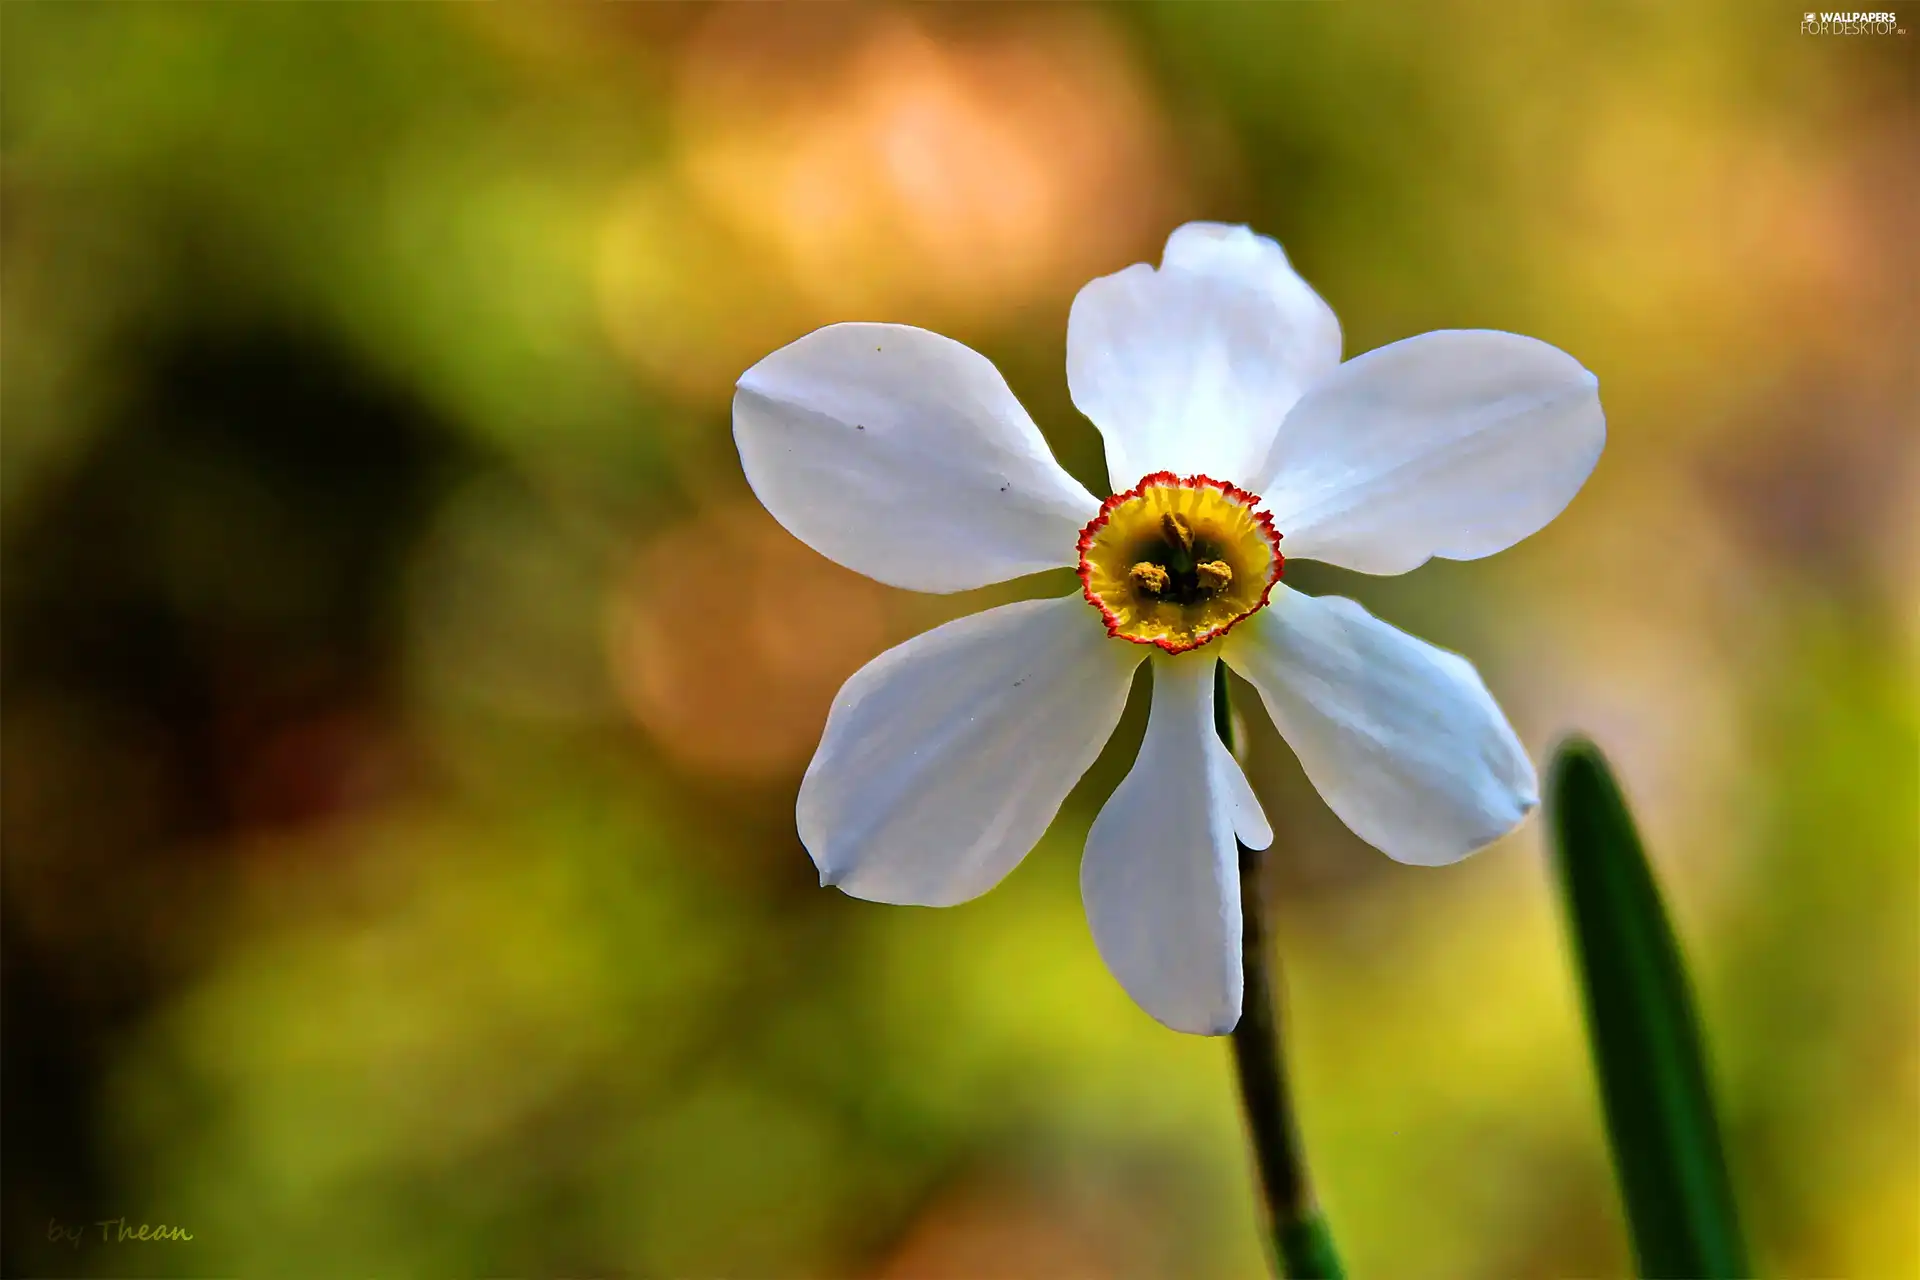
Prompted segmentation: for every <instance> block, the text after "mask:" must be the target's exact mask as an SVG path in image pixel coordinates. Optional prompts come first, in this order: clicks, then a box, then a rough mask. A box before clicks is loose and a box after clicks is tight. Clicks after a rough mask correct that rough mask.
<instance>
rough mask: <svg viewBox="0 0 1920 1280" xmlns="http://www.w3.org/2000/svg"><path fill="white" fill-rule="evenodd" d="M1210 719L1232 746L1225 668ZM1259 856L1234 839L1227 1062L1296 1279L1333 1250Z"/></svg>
mask: <svg viewBox="0 0 1920 1280" xmlns="http://www.w3.org/2000/svg"><path fill="white" fill-rule="evenodd" d="M1213 722H1214V726H1215V728H1216V729H1217V730H1218V731H1219V734H1220V740H1221V741H1222V742H1225V743H1226V744H1227V750H1229V751H1232V750H1233V749H1234V741H1233V708H1232V706H1231V704H1230V703H1229V702H1228V698H1227V668H1226V664H1225V663H1217V664H1215V666H1214V673H1213ZM1264 862H1265V859H1263V858H1262V857H1261V855H1260V852H1259V851H1258V850H1256V849H1249V848H1247V846H1245V845H1244V844H1243V845H1241V846H1240V916H1241V924H1240V929H1241V932H1240V947H1241V966H1242V970H1243V972H1244V973H1245V975H1246V978H1245V982H1246V985H1245V988H1244V995H1243V996H1242V999H1241V1006H1240V1008H1241V1012H1240V1022H1239V1025H1237V1026H1236V1027H1234V1029H1233V1065H1234V1068H1235V1071H1236V1072H1237V1073H1238V1075H1239V1077H1240V1097H1241V1101H1242V1102H1243V1103H1244V1104H1245V1106H1246V1112H1247V1129H1248V1131H1249V1133H1250V1134H1251V1136H1252V1138H1253V1155H1254V1161H1255V1163H1257V1164H1258V1165H1259V1167H1260V1187H1261V1190H1262V1192H1263V1193H1264V1194H1265V1197H1266V1206H1267V1226H1268V1230H1269V1232H1270V1234H1271V1236H1272V1239H1273V1248H1274V1252H1275V1255H1276V1256H1277V1257H1278V1259H1279V1262H1280V1274H1282V1275H1283V1276H1289V1277H1293V1278H1294V1280H1338V1278H1339V1277H1340V1276H1341V1275H1342V1274H1343V1273H1342V1271H1341V1270H1340V1258H1339V1255H1338V1254H1336V1253H1335V1252H1334V1248H1333V1235H1332V1233H1331V1232H1330V1231H1329V1230H1328V1229H1327V1220H1326V1218H1325V1217H1324V1216H1323V1215H1322V1214H1321V1213H1320V1210H1319V1209H1318V1207H1316V1206H1315V1204H1314V1200H1313V1188H1312V1185H1311V1184H1310V1183H1309V1182H1308V1180H1307V1160H1306V1153H1305V1152H1304V1151H1303V1150H1302V1149H1301V1146H1300V1126H1299V1122H1298V1121H1297V1120H1296V1119H1295V1118H1294V1111H1293V1095H1292V1091H1291V1090H1290V1089H1289V1088H1288V1085H1287V1069H1286V1059H1285V1057H1283V1056H1282V1054H1281V1050H1280V965H1279V960H1278V958H1277V955H1276V953H1275V952H1274V950H1273V948H1272V947H1270V946H1269V945H1268V943H1267V922H1266V914H1265V912H1264V911H1263V910H1262V904H1263V903H1264V902H1265V898H1264V897H1263V896H1262V894H1261V890H1260V873H1261V868H1262V866H1263V864H1264Z"/></svg>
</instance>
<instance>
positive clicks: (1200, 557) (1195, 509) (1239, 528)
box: [1080, 471, 1284, 653]
mask: <svg viewBox="0 0 1920 1280" xmlns="http://www.w3.org/2000/svg"><path fill="white" fill-rule="evenodd" d="M1259 506H1260V500H1259V499H1258V498H1256V497H1254V496H1253V495H1252V494H1250V493H1248V492H1247V491H1246V490H1244V489H1236V488H1235V487H1234V486H1232V485H1230V484H1225V483H1222V482H1221V481H1219V480H1214V479H1210V478H1209V477H1207V476H1188V477H1186V478H1184V479H1182V478H1181V477H1179V476H1176V475H1174V474H1173V473H1172V472H1170V471H1159V472H1155V473H1154V474H1153V475H1150V476H1147V477H1145V478H1144V479H1142V480H1141V481H1140V483H1139V484H1138V485H1135V486H1134V487H1133V488H1131V489H1129V490H1127V491H1126V492H1125V493H1116V494H1115V495H1113V497H1111V498H1108V499H1107V500H1106V502H1105V503H1104V504H1102V506H1101V508H1100V514H1099V515H1097V516H1095V517H1094V518H1093V520H1092V522H1091V523H1089V524H1088V525H1087V527H1086V528H1085V529H1082V530H1081V531H1080V582H1081V585H1082V587H1083V588H1084V590H1085V593H1086V597H1087V602H1088V603H1089V604H1091V605H1093V607H1094V608H1096V609H1098V610H1100V614H1101V616H1102V617H1104V618H1105V619H1106V620H1107V634H1108V635H1111V636H1117V637H1119V638H1120V639H1122V640H1130V641H1132V642H1133V643H1134V644H1152V645H1158V646H1159V647H1160V648H1162V649H1165V650H1166V651H1167V652H1168V653H1184V652H1186V651H1187V650H1188V649H1197V648H1199V647H1200V646H1201V645H1203V644H1205V643H1207V641H1209V640H1212V639H1213V638H1214V637H1216V636H1219V635H1223V634H1225V633H1226V631H1227V630H1228V628H1230V627H1232V626H1233V624H1234V623H1236V622H1238V621H1240V619H1242V618H1244V617H1247V616H1248V615H1249V614H1252V613H1255V612H1257V611H1258V610H1259V609H1260V608H1261V607H1262V606H1264V605H1265V604H1266V603H1267V593H1268V592H1270V591H1272V590H1273V584H1274V583H1276V582H1278V581H1280V570H1281V566H1282V565H1283V564H1284V558H1283V557H1282V556H1281V554H1280V535H1279V534H1278V533H1276V532H1274V528H1273V522H1272V520H1270V519H1269V518H1268V516H1267V513H1266V512H1264V511H1262V510H1260V509H1259Z"/></svg>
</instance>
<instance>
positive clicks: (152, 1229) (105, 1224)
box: [47, 1218, 193, 1249]
mask: <svg viewBox="0 0 1920 1280" xmlns="http://www.w3.org/2000/svg"><path fill="white" fill-rule="evenodd" d="M96 1231H97V1232H99V1235H98V1236H97V1237H96V1236H94V1235H93V1234H92V1233H93V1232H96ZM96 1238H97V1239H98V1240H99V1242H100V1243H101V1244H145V1243H154V1242H160V1241H169V1242H180V1241H186V1240H191V1239H193V1232H191V1231H189V1230H187V1229H186V1228H185V1227H169V1226H167V1225H166V1224H165V1223H159V1224H152V1223H146V1222H140V1223H135V1222H130V1221H128V1220H127V1219H125V1218H106V1219H103V1220H101V1221H99V1222H90V1223H76V1224H74V1225H73V1226H68V1225H67V1224H66V1223H64V1222H62V1221H60V1219H58V1218H48V1219H47V1239H48V1240H51V1241H53V1242H55V1243H62V1242H64V1243H66V1244H70V1245H72V1246H73V1247H74V1248H76V1249H78V1248H79V1247H80V1242H81V1241H83V1240H92V1239H96Z"/></svg>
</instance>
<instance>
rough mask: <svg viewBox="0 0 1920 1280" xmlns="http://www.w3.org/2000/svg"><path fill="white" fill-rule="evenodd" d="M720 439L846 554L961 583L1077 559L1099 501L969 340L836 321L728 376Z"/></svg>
mask: <svg viewBox="0 0 1920 1280" xmlns="http://www.w3.org/2000/svg"><path fill="white" fill-rule="evenodd" d="M733 438H734V441H735V442H736V443H737V444H738V445H739V447H740V462H741V465H742V466H743V467H744V468H745V470H746V473H747V483H748V484H750V485H752V486H753V491H754V493H756V494H757V495H759V498H760V501H761V502H762V503H764V504H765V505H766V508H767V510H768V511H771V512H772V513H773V516H774V519H776V520H778V521H779V522H780V523H781V524H783V525H785V526H786V527H787V529H788V530H789V531H790V532H791V533H792V534H793V535H794V536H795V537H797V538H799V539H800V540H801V541H802V542H804V543H806V544H807V545H808V546H810V547H812V548H813V549H814V550H815V551H818V552H820V554H822V555H824V556H828V557H830V558H832V559H834V560H837V561H839V562H840V563H841V564H843V565H845V566H847V567H848V568H849V569H853V570H856V571H857V572H860V573H864V574H866V575H867V576H868V577H870V578H877V579H879V580H880V581H881V582H885V583H888V584H890V585H892V586H896V587H910V588H912V589H914V590H916V591H964V590H966V589H968V588H970V587H979V586H984V585H986V584H987V583H990V582H1004V581H1006V580H1007V579H1009V578H1017V577H1019V576H1020V575H1021V574H1025V573H1033V572H1036V571H1038V570H1041V569H1052V568H1056V567H1058V566H1061V565H1072V564H1074V563H1076V562H1077V559H1078V540H1079V536H1080V529H1081V528H1082V526H1084V525H1085V524H1086V523H1087V521H1089V520H1091V519H1092V518H1093V516H1094V514H1095V513H1096V512H1097V511H1098V510H1099V506H1100V504H1099V503H1097V502H1095V501H1094V498H1093V495H1092V494H1090V493H1088V492H1087V491H1086V489H1085V487H1084V486H1082V485H1081V484H1080V482H1079V481H1077V480H1075V479H1074V478H1073V477H1072V476H1070V475H1068V474H1067V473H1066V472H1065V471H1063V470H1061V468H1060V464H1059V463H1057V462H1055V461H1054V459H1053V454H1052V453H1050V452H1048V450H1047V442H1046V441H1045V440H1044V439H1042V438H1041V436H1040V432H1039V430H1038V429H1037V428H1036V427H1035V426H1034V425H1033V419H1031V418H1029V417H1028V416H1027V411H1026V410H1025V409H1022V408H1021V407H1020V402H1019V401H1017V400H1015V399H1014V398H1013V392H1011V391H1009V390H1008V389H1007V384H1006V381H1005V379H1003V378H1002V377H1001V376H1000V374H999V371H998V370H996V369H995V368H994V367H993V365H992V363H991V362H989V361H988V360H987V358H986V357H985V356H983V355H981V354H980V353H979V352H977V351H974V350H972V349H971V348H969V347H965V346H962V345H961V344H960V343H958V342H955V341H953V339H951V338H943V337H941V336H940V335H939V334H937V333H928V332H927V331H926V330H925V329H914V328H909V327H908V326H906V325H898V324H836V325H829V326H828V327H826V328H824V329H816V330H815V331H814V332H812V333H810V334H808V335H807V336H806V337H804V338H801V339H799V340H798V341H796V342H791V343H789V344H787V345H786V346H784V347H782V348H780V350H778V351H776V352H774V353H773V354H772V355H770V356H768V357H767V358H766V359H764V360H762V361H761V362H760V363H759V364H756V365H754V366H753V368H751V369H749V370H747V371H746V372H745V373H744V374H742V375H740V383H739V389H738V391H737V392H736V393H735V395H734V397H733Z"/></svg>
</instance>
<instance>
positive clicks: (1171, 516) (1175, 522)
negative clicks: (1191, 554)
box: [1160, 511, 1193, 551]
mask: <svg viewBox="0 0 1920 1280" xmlns="http://www.w3.org/2000/svg"><path fill="white" fill-rule="evenodd" d="M1160 530H1161V532H1162V533H1165V534H1166V535H1167V541H1168V542H1171V543H1172V544H1173V545H1174V546H1176V547H1178V548H1180V549H1181V550H1182V551H1191V550H1193V526H1192V525H1190V524H1188V523H1187V518H1186V517H1185V516H1183V515H1181V514H1180V513H1179V512H1178V511H1169V512H1167V513H1166V514H1165V515H1163V516H1161V517H1160Z"/></svg>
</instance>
